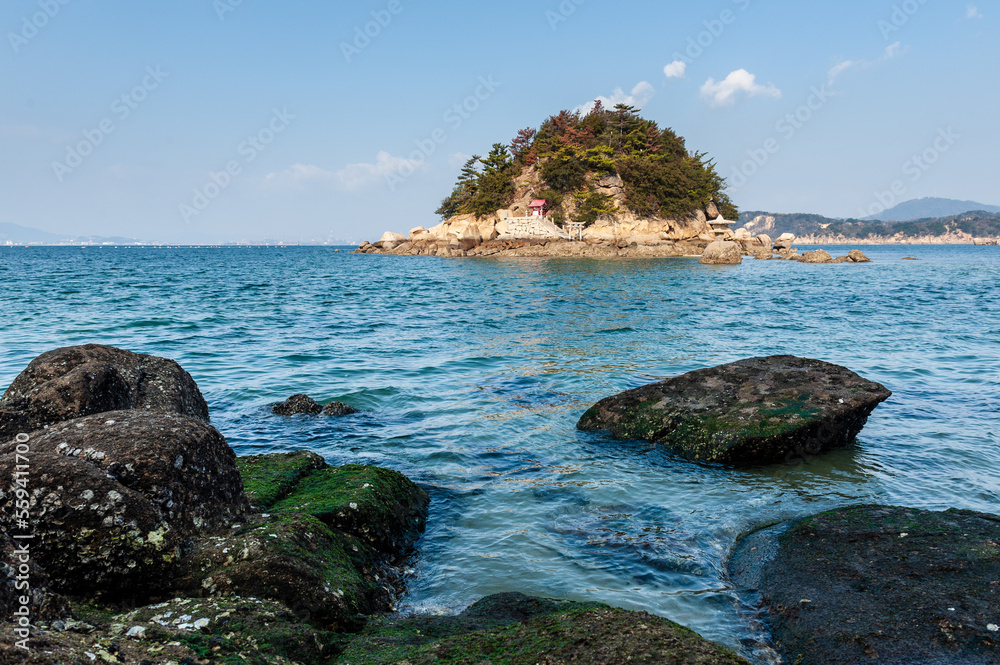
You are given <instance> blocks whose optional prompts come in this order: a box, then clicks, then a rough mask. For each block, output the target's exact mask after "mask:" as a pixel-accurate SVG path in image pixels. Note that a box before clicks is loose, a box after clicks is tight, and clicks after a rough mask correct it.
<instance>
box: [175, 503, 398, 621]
mask: <svg viewBox="0 0 1000 665" xmlns="http://www.w3.org/2000/svg"><path fill="white" fill-rule="evenodd" d="M185 565H186V567H187V572H186V574H185V575H184V576H182V577H181V578H179V579H178V580H177V582H176V591H175V592H176V594H177V595H182V596H199V597H214V596H223V597H230V596H239V597H254V598H263V599H268V600H275V601H280V602H281V603H282V604H284V605H285V606H286V607H288V608H289V609H290V610H291V611H292V612H293V613H294V614H295V615H296V616H297V617H298V618H299V619H300V620H303V621H307V622H310V623H312V624H314V625H316V626H319V627H322V628H324V629H329V630H335V631H339V632H348V631H351V630H355V629H357V628H359V627H360V626H361V625H363V624H364V618H363V617H364V615H369V614H372V613H374V612H377V611H389V610H390V609H392V603H391V599H392V596H393V592H392V589H391V588H386V587H383V585H382V584H380V581H381V578H382V575H379V573H380V572H382V573H383V575H385V572H384V571H383V570H382V568H381V566H380V562H379V560H378V557H377V556H376V554H375V553H374V552H373V551H372V550H371V549H370V548H368V547H367V546H366V545H364V544H363V543H361V542H360V541H357V540H355V539H354V538H351V537H350V536H346V535H345V534H342V533H335V532H334V531H332V530H331V529H330V528H329V527H327V526H326V525H325V524H323V523H322V522H320V521H319V520H317V519H316V518H314V517H311V516H308V515H300V514H281V515H269V516H267V517H263V516H258V517H254V518H252V519H251V520H250V522H249V523H248V524H246V525H240V526H239V527H236V528H234V529H233V530H232V532H231V533H229V534H225V535H218V536H213V537H209V538H204V539H201V540H200V541H198V542H197V543H196V544H195V545H194V547H193V548H192V549H191V551H190V552H189V553H188V554H187V555H186V557H185Z"/></svg>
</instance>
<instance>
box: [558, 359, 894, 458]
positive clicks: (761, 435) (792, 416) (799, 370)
mask: <svg viewBox="0 0 1000 665" xmlns="http://www.w3.org/2000/svg"><path fill="white" fill-rule="evenodd" d="M891 394H892V393H891V392H890V391H889V390H888V389H887V388H885V386H882V385H881V384H878V383H874V382H872V381H868V380H866V379H863V378H862V377H860V376H858V375H857V374H855V373H854V372H852V371H850V370H848V369H847V368H845V367H840V366H838V365H832V364H830V363H825V362H822V361H820V360H811V359H806V358H796V357H794V356H771V357H767V358H750V359H747V360H741V361H738V362H735V363H730V364H727V365H720V366H718V367H714V368H710V369H702V370H697V371H694V372H689V373H687V374H683V375H681V376H678V377H675V378H672V379H667V380H666V381H661V382H659V383H654V384H651V385H648V386H643V387H641V388H636V389H633V390H628V391H626V392H623V393H621V394H619V395H616V396H614V397H609V398H607V399H604V400H601V401H600V402H598V403H597V404H596V405H594V406H593V407H591V409H590V410H588V411H587V412H586V413H585V414H584V415H583V417H582V418H581V419H580V421H579V423H578V424H577V427H578V428H579V429H581V430H608V431H609V432H610V433H611V435H612V436H614V437H615V438H619V439H640V440H647V441H653V442H656V443H659V444H662V445H665V446H667V447H669V448H671V449H672V450H673V451H675V452H676V453H677V454H679V455H681V456H683V457H686V458H688V459H691V460H698V461H704V462H721V463H725V464H734V465H751V464H761V463H770V462H780V461H783V460H785V459H787V458H789V457H796V456H797V457H801V456H807V455H812V454H819V453H821V452H823V451H825V450H830V449H833V448H839V447H843V446H846V445H848V444H850V443H851V442H852V441H853V440H854V439H855V437H856V436H857V434H858V432H860V431H861V429H862V428H863V427H864V425H865V423H866V422H867V419H868V416H869V414H871V412H872V410H873V409H874V408H875V407H876V406H878V404H880V403H881V402H883V401H885V400H886V399H888V398H889V396H890V395H891Z"/></svg>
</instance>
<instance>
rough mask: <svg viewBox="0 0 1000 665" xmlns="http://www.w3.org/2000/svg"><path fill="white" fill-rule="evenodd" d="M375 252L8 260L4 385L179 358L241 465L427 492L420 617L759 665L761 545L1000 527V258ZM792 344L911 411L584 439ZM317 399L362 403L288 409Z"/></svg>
mask: <svg viewBox="0 0 1000 665" xmlns="http://www.w3.org/2000/svg"><path fill="white" fill-rule="evenodd" d="M350 249H351V248H340V249H339V250H338V249H335V248H332V247H286V248H278V247H226V248H175V249H170V248H155V247H111V246H105V247H87V248H80V247H54V248H39V247H31V248H23V247H6V248H0V306H2V310H0V311H2V318H0V389H2V388H4V387H6V386H7V385H8V384H9V383H10V381H12V380H13V379H14V377H15V376H16V375H17V374H18V373H19V372H20V371H21V370H22V369H23V368H24V367H25V366H26V365H27V364H28V362H29V361H31V359H32V358H34V357H35V356H37V355H39V354H40V353H43V352H45V351H47V350H50V349H54V348H57V347H61V346H68V345H75V344H84V343H91V342H93V343H101V344H109V345H114V346H118V347H122V348H126V349H130V350H133V351H137V352H142V353H150V354H156V355H160V356H166V357H169V358H174V359H176V360H177V361H178V362H180V363H181V365H182V366H183V367H184V368H185V369H187V370H188V371H189V372H190V373H191V374H192V375H193V376H194V378H195V379H196V381H197V382H198V384H199V386H200V387H201V390H202V391H203V393H204V395H205V397H206V399H207V400H208V403H209V406H210V408H211V414H212V422H213V424H214V425H215V426H216V427H217V428H218V429H219V430H220V431H221V432H222V433H223V434H224V435H225V436H226V438H227V440H228V441H229V443H230V445H232V447H233V448H234V449H235V450H236V452H237V453H238V454H241V455H245V454H251V453H268V452H277V451H290V450H298V449H309V450H313V451H316V452H317V453H320V454H321V455H323V456H324V457H325V458H326V459H327V460H328V461H329V462H330V463H331V464H335V465H338V464H345V463H362V464H373V465H380V466H385V467H389V468H393V469H397V470H399V471H401V472H403V473H405V474H407V475H408V476H410V477H411V478H413V479H414V480H415V481H416V482H418V483H419V484H420V485H422V486H423V487H425V488H426V489H427V491H428V492H429V493H430V496H431V499H432V502H431V506H430V515H429V521H428V527H427V531H426V533H425V534H424V536H423V538H422V540H421V541H420V542H419V543H418V546H417V551H416V553H415V555H414V556H413V557H412V559H411V560H410V562H409V565H408V570H407V577H408V592H407V594H406V595H405V596H404V597H402V598H401V599H400V601H399V609H400V611H402V612H407V613H414V612H416V613H454V612H458V611H461V610H462V609H463V608H464V607H466V606H468V605H469V604H470V603H472V602H473V601H475V600H477V599H479V598H480V597H482V596H485V595H488V594H492V593H497V592H505V591H519V592H523V593H526V594H533V595H541V596H549V597H556V598H569V599H574V600H588V601H600V602H603V603H607V604H610V605H614V606H617V607H623V608H628V609H635V610H644V611H647V612H650V613H652V614H655V615H659V616H663V617H667V618H669V619H672V620H674V621H676V622H678V623H681V624H683V625H686V626H689V627H690V628H692V629H694V630H696V631H697V632H699V633H701V634H702V635H704V636H705V637H707V638H709V639H712V640H715V641H718V642H721V643H723V644H725V645H727V646H730V647H732V648H734V649H738V650H740V651H741V652H742V653H744V654H745V655H747V656H748V657H750V658H752V659H753V660H754V661H755V662H759V663H764V662H770V661H771V660H773V657H772V656H771V655H770V651H769V649H768V644H767V635H766V630H764V628H763V626H762V624H761V623H760V621H759V619H760V617H759V616H758V615H757V614H756V612H755V610H754V607H753V603H752V602H751V601H750V600H749V599H748V597H747V596H746V595H745V594H743V593H741V592H740V591H739V590H738V589H735V588H734V585H733V583H732V582H731V581H730V579H729V577H728V575H727V560H728V556H729V554H730V552H731V550H732V548H733V545H734V543H735V542H736V541H737V539H738V538H739V537H740V536H741V534H745V533H747V532H748V531H751V530H753V529H755V528H758V527H760V526H762V525H769V524H774V523H777V522H780V521H782V520H788V519H791V518H795V517H798V516H802V515H807V514H812V513H816V512H819V511H823V510H827V509H831V508H835V507H838V506H844V505H848V504H856V503H880V504H893V505H903V506H914V507H919V508H926V509H933V510H943V509H947V508H953V507H954V508H966V509H972V510H978V511H984V512H992V513H997V512H1000V506H998V504H1000V406H998V404H1000V292H998V285H1000V247H974V246H866V247H865V248H864V251H865V253H867V254H868V255H869V257H870V258H872V259H873V261H874V262H873V263H870V264H838V265H806V264H798V263H794V262H786V261H755V260H747V261H745V262H744V263H743V265H741V266H702V265H700V264H699V263H698V261H697V259H688V258H672V259H655V260H654V259H642V260H627V259H622V260H581V259H565V258H509V259H495V260H494V259H437V258H405V257H392V256H372V255H356V254H352V253H350V251H349V250H350ZM803 249H808V248H803ZM827 249H829V250H831V252H832V253H834V254H835V255H836V254H837V252H835V251H833V250H835V249H843V250H844V251H843V252H840V253H846V249H847V248H831V247H828V248H827ZM906 256H912V257H915V258H917V259H919V260H917V261H908V260H903V258H904V257H906ZM772 354H792V355H797V356H805V357H810V358H818V359H821V360H825V361H829V362H832V363H837V364H840V365H844V366H846V367H848V368H850V369H852V370H854V371H856V372H858V373H859V374H861V375H862V376H864V377H866V378H868V379H871V380H874V381H878V382H880V383H883V384H885V385H886V386H887V387H889V388H890V389H891V390H892V391H893V396H892V397H891V398H890V399H889V400H888V401H887V402H886V403H884V404H882V405H881V406H879V407H878V408H877V409H876V410H875V412H874V413H873V414H872V416H871V417H870V418H869V421H868V424H867V426H866V427H865V429H864V430H863V432H862V433H861V434H860V436H859V437H858V440H857V442H856V444H855V445H853V446H851V447H850V448H847V449H844V450H840V451H837V452H832V453H828V454H823V455H819V456H814V457H806V458H801V459H798V458H797V459H792V460H790V461H789V462H788V463H783V464H775V465H767V466H760V467H757V468H743V469H733V468H727V467H723V466H717V465H709V464H698V463H692V462H689V461H686V460H683V459H680V458H678V457H676V456H674V455H672V454H671V453H670V452H668V451H666V450H663V449H661V448H658V447H657V446H655V445H651V444H648V443H642V442H621V441H614V440H611V439H610V438H608V437H607V436H606V435H603V434H600V433H584V432H580V431H578V430H577V429H576V422H577V420H578V419H579V417H580V416H581V415H582V414H583V412H584V411H585V410H586V409H587V408H588V407H590V406H591V405H592V404H594V403H595V402H596V401H598V400H599V399H601V398H603V397H607V396H610V395H614V394H616V393H618V392H620V391H623V390H626V389H629V388H634V387H637V386H641V385H644V384H647V383H650V382H653V381H657V380H660V379H663V378H666V377H670V376H674V375H677V374H680V373H683V372H687V371H690V370H694V369H698V368H703V367H710V366H714V365H718V364H721V363H726V362H731V361H735V360H739V359H741V358H748V357H754V356H767V355H772ZM295 393H307V394H309V395H310V396H312V397H313V398H315V399H317V400H319V401H321V402H326V401H331V400H342V401H344V402H347V403H349V404H351V405H353V406H355V407H357V408H359V409H361V413H359V414H357V415H354V416H349V417H346V418H341V419H335V418H325V417H311V416H303V417H293V418H284V417H278V416H275V415H273V414H271V413H270V411H269V409H268V405H270V404H272V403H274V402H277V401H279V400H282V399H285V398H287V397H288V396H290V395H292V394H295Z"/></svg>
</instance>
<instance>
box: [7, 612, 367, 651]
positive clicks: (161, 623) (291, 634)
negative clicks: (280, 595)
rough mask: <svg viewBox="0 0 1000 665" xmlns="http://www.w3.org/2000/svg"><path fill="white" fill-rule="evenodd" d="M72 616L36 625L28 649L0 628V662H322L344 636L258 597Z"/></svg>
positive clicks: (81, 613) (84, 613) (9, 631)
mask: <svg viewBox="0 0 1000 665" xmlns="http://www.w3.org/2000/svg"><path fill="white" fill-rule="evenodd" d="M74 614H75V615H77V616H78V617H79V618H80V619H81V620H80V621H56V622H51V623H49V624H43V625H39V626H38V627H37V628H36V629H35V630H34V631H33V632H32V635H31V637H30V639H29V642H28V646H29V650H28V651H24V650H21V649H18V648H17V647H15V646H14V642H15V638H14V635H13V633H12V630H13V625H12V624H0V663H2V664H3V665H7V664H8V663H9V664H11V665H13V663H18V664H19V665H67V664H70V663H72V664H73V665H77V664H80V665H82V664H84V663H94V662H99V663H124V664H128V665H154V664H155V665H162V664H165V663H175V664H180V663H188V664H195V663H199V664H200V663H223V664H225V665H302V664H309V665H314V664H315V665H326V664H328V663H332V662H334V659H335V658H336V655H337V654H338V653H339V652H340V651H341V650H342V649H343V644H344V642H345V641H346V639H347V637H346V636H344V635H341V634H338V633H333V632H330V631H325V630H319V629H316V628H314V627H313V626H310V625H309V624H307V623H302V622H301V621H299V619H298V617H297V616H295V615H294V614H293V613H292V612H291V611H289V609H288V608H287V607H285V606H284V605H282V604H281V603H277V602H274V601H269V600H261V599H258V598H210V599H191V598H177V599H173V600H170V601H168V602H165V603H159V604H157V605H150V606H147V607H142V608H139V609H137V610H132V611H129V612H125V613H120V612H107V611H103V610H102V611H99V612H95V611H93V610H92V608H89V607H86V606H82V605H78V606H76V607H74Z"/></svg>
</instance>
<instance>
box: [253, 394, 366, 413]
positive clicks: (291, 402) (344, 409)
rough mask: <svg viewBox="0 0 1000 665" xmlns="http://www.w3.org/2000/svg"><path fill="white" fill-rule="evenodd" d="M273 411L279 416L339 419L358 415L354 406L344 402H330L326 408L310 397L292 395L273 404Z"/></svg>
mask: <svg viewBox="0 0 1000 665" xmlns="http://www.w3.org/2000/svg"><path fill="white" fill-rule="evenodd" d="M271 411H273V412H274V413H275V414H277V415H279V416H297V415H300V414H307V415H313V416H314V415H317V414H320V413H322V414H323V415H324V416H334V417H339V416H349V415H351V414H354V413H358V410H357V409H355V408H354V407H353V406H349V405H347V404H344V403H343V402H330V403H329V404H327V405H326V406H324V405H322V404H320V403H319V402H317V401H316V400H314V399H313V398H312V397H309V395H292V396H291V397H289V398H288V399H286V400H285V401H284V402H278V403H277V404H272V405H271Z"/></svg>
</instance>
